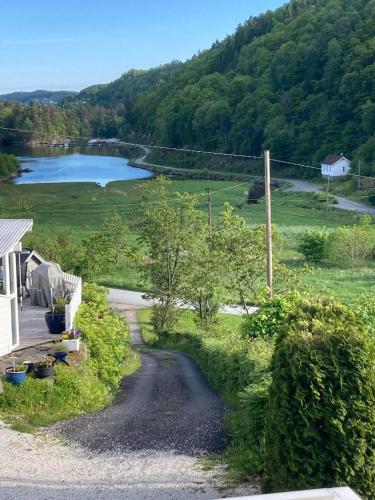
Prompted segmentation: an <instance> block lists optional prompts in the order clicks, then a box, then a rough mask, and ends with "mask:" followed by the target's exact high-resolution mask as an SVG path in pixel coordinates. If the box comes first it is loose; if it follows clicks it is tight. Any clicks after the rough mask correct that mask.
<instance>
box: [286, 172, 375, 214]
mask: <svg viewBox="0 0 375 500" xmlns="http://www.w3.org/2000/svg"><path fill="white" fill-rule="evenodd" d="M283 180H285V181H286V182H288V183H289V184H291V186H290V187H289V188H287V189H285V191H286V192H304V193H316V192H318V191H323V190H324V188H323V186H322V185H320V184H314V183H313V182H308V181H299V180H293V179H283ZM335 198H336V200H337V205H335V206H336V207H337V208H341V210H350V211H351V212H357V213H361V214H370V215H374V216H375V208H372V207H369V206H368V205H365V204H364V203H359V202H357V201H353V200H349V199H348V198H344V197H342V196H335Z"/></svg>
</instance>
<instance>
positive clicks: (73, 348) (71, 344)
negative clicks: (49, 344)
mask: <svg viewBox="0 0 375 500" xmlns="http://www.w3.org/2000/svg"><path fill="white" fill-rule="evenodd" d="M61 343H62V344H64V346H65V347H66V348H67V350H68V351H69V352H78V351H79V346H80V339H67V340H62V341H61Z"/></svg>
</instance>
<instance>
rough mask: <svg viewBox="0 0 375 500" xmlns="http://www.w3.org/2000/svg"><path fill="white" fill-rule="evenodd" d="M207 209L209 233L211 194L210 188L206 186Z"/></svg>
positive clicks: (210, 227)
mask: <svg viewBox="0 0 375 500" xmlns="http://www.w3.org/2000/svg"><path fill="white" fill-rule="evenodd" d="M207 209H208V230H209V232H210V235H211V229H212V196H211V188H210V187H208V188H207Z"/></svg>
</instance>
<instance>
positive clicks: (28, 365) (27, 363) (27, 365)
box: [22, 361, 35, 373]
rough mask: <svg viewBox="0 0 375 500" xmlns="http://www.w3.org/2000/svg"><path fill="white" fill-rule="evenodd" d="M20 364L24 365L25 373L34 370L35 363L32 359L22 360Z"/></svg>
mask: <svg viewBox="0 0 375 500" xmlns="http://www.w3.org/2000/svg"><path fill="white" fill-rule="evenodd" d="M22 364H23V365H25V368H26V373H32V372H33V371H34V370H35V363H34V362H33V361H24V362H23V363H22Z"/></svg>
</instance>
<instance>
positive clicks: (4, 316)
mask: <svg viewBox="0 0 375 500" xmlns="http://www.w3.org/2000/svg"><path fill="white" fill-rule="evenodd" d="M12 347H13V345H12V312H11V299H10V298H9V297H4V296H1V295H0V356H4V355H5V354H9V353H10V352H12Z"/></svg>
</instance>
